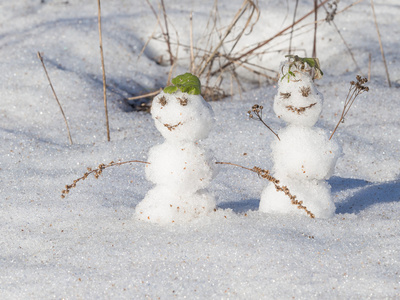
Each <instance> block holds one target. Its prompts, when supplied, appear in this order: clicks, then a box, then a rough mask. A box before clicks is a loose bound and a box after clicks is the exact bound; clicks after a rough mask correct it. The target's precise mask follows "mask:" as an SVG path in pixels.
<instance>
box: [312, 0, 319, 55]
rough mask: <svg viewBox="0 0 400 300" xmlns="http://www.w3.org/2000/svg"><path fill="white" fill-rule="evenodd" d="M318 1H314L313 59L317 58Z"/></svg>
mask: <svg viewBox="0 0 400 300" xmlns="http://www.w3.org/2000/svg"><path fill="white" fill-rule="evenodd" d="M317 29H318V0H314V43H313V51H312V57H314V58H316V57H317Z"/></svg>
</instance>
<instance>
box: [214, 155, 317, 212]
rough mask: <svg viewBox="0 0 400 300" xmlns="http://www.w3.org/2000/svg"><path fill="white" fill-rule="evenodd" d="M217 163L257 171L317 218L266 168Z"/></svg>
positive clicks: (298, 205) (299, 206) (295, 203)
mask: <svg viewBox="0 0 400 300" xmlns="http://www.w3.org/2000/svg"><path fill="white" fill-rule="evenodd" d="M215 163H216V164H218V165H231V166H235V167H239V168H242V169H245V170H248V171H251V172H254V173H257V174H258V176H260V177H261V178H264V179H267V180H268V181H270V182H272V183H273V184H274V185H275V188H276V190H277V191H281V192H283V193H285V195H286V196H288V197H289V198H290V201H291V203H292V204H293V205H296V206H297V207H298V208H299V209H303V210H304V211H305V212H306V213H307V215H308V216H309V217H310V218H312V219H314V218H315V215H314V214H313V213H312V212H311V211H309V210H308V209H307V207H306V206H304V205H303V201H299V200H297V197H296V195H292V194H291V193H290V191H289V188H288V187H287V186H281V185H279V180H278V179H276V178H275V177H273V176H272V175H270V172H269V170H264V169H261V168H259V167H253V168H252V169H250V168H247V167H243V166H241V165H238V164H233V163H230V162H220V161H217V162H215Z"/></svg>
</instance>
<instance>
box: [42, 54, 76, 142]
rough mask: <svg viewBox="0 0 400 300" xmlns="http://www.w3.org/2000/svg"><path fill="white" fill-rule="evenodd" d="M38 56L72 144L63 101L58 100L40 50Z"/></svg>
mask: <svg viewBox="0 0 400 300" xmlns="http://www.w3.org/2000/svg"><path fill="white" fill-rule="evenodd" d="M37 56H38V58H39V59H40V61H41V63H42V66H43V70H44V72H45V74H46V77H47V80H48V81H49V84H50V87H51V90H52V91H53V95H54V98H55V99H56V101H57V103H58V107H60V110H61V114H62V115H63V118H64V121H65V125H66V126H67V132H68V139H69V142H70V144H71V145H72V144H73V142H72V137H71V132H70V130H69V126H68V122H67V118H66V117H65V114H64V110H63V109H62V106H61V103H60V101H59V100H58V97H57V94H56V91H55V90H54V87H53V84H52V83H51V80H50V77H49V74H48V73H47V69H46V66H45V65H44V61H43V57H42V55H41V54H40V52H39V51H38V53H37Z"/></svg>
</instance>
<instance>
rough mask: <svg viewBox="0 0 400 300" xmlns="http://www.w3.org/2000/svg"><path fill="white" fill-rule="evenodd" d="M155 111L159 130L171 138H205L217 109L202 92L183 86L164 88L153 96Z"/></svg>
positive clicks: (191, 139) (176, 139)
mask: <svg viewBox="0 0 400 300" xmlns="http://www.w3.org/2000/svg"><path fill="white" fill-rule="evenodd" d="M151 114H152V116H153V119H154V121H155V125H156V127H157V129H158V131H160V132H161V134H162V135H163V137H164V138H165V139H166V140H168V141H179V142H195V141H198V140H200V139H204V138H206V137H207V136H208V134H209V133H210V130H211V128H212V126H213V124H214V112H213V110H212V108H211V105H209V104H208V103H207V102H206V101H205V100H204V99H203V97H202V96H201V95H191V94H188V93H183V92H181V91H180V90H177V91H176V92H174V93H172V94H169V93H165V92H161V93H160V94H158V95H157V96H156V97H154V99H153V104H152V107H151Z"/></svg>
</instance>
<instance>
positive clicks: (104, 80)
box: [97, 0, 110, 141]
mask: <svg viewBox="0 0 400 300" xmlns="http://www.w3.org/2000/svg"><path fill="white" fill-rule="evenodd" d="M97 5H98V8H99V9H98V14H97V18H98V23H99V41H100V55H101V68H102V71H103V98H104V110H105V115H106V126H107V140H108V141H110V125H109V122H108V109H107V85H106V70H105V66H104V54H103V39H102V35H101V6H100V0H97Z"/></svg>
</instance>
